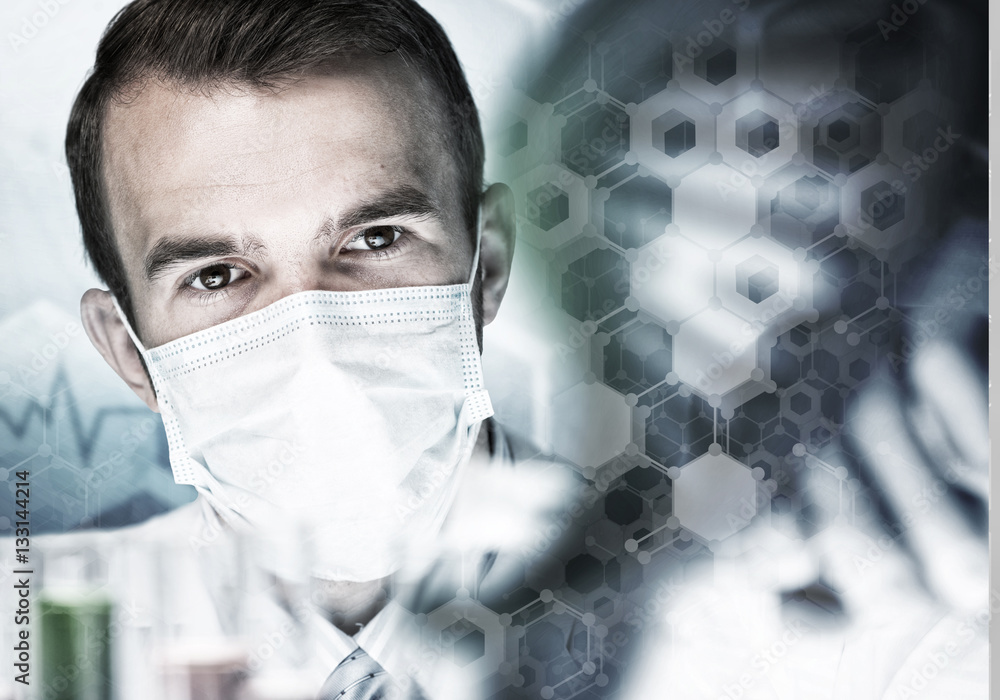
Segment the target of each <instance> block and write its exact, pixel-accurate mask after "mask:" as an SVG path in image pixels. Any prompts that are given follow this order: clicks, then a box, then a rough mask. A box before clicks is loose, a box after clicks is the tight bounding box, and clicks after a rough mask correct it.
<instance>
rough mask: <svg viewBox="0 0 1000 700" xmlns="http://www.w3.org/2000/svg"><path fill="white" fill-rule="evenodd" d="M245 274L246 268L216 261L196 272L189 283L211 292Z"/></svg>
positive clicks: (196, 287) (200, 289) (195, 287)
mask: <svg viewBox="0 0 1000 700" xmlns="http://www.w3.org/2000/svg"><path fill="white" fill-rule="evenodd" d="M246 274H247V271H246V270H244V269H242V268H239V267H236V266H235V265H227V264H226V263H217V264H215V265H209V266H208V267H206V268H203V269H201V270H199V271H198V272H196V273H195V274H194V275H193V276H192V277H191V281H190V282H189V284H190V286H191V287H193V288H194V289H197V290H199V291H203V292H212V291H215V290H217V289H222V288H223V287H225V286H227V285H229V284H231V283H232V282H235V281H236V280H239V279H242V278H243V277H245V276H246Z"/></svg>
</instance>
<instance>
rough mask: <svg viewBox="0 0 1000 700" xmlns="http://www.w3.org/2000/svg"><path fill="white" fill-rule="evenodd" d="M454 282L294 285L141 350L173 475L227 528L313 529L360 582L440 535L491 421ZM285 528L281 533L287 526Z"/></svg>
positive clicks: (338, 575) (315, 554)
mask: <svg viewBox="0 0 1000 700" xmlns="http://www.w3.org/2000/svg"><path fill="white" fill-rule="evenodd" d="M478 249H479V242H478V240H477V244H476V255H475V259H474V261H473V266H472V273H471V275H470V279H469V282H468V283H466V284H458V285H449V286H437V287H403V288H399V289H375V290H371V291H363V292H329V291H309V292H300V293H297V294H293V295H290V296H287V297H285V298H284V299H281V300H280V301H278V302H276V303H274V304H272V305H270V306H268V307H266V308H264V309H261V310H259V311H256V312H253V313H250V314H247V315H246V316H242V317H240V318H237V319H234V320H231V321H227V322H225V323H222V324H220V325H217V326H214V327H212V328H209V329H207V330H204V331H200V332H198V333H194V334H192V335H189V336H185V337H183V338H180V339H178V340H174V341H172V342H169V343H167V344H165V345H161V346H159V347H156V348H152V349H148V350H147V349H145V348H144V347H143V346H142V344H141V343H140V342H139V340H138V338H137V337H136V335H135V333H134V332H133V331H132V329H131V328H129V325H128V322H127V321H125V317H124V314H121V311H120V309H119V314H120V315H121V316H122V320H123V321H124V322H125V325H126V328H129V333H130V335H131V336H132V340H133V342H135V344H136V347H137V348H138V349H139V352H140V353H141V354H142V357H143V359H144V360H145V362H146V367H147V368H148V370H149V374H150V376H151V378H152V381H153V386H154V388H155V389H156V396H157V401H158V403H159V407H160V411H161V414H162V417H163V423H164V426H165V428H166V433H167V443H168V446H169V451H170V464H171V467H172V469H173V473H174V479H175V480H176V481H177V483H179V484H192V485H194V486H195V487H196V488H197V489H198V491H199V492H200V493H201V494H203V495H204V496H205V497H206V498H207V499H208V501H209V502H210V503H211V505H212V506H213V507H214V508H215V510H216V511H217V512H218V513H219V514H220V515H221V516H222V517H223V518H224V519H225V520H227V521H228V522H230V523H231V524H232V525H234V526H244V525H249V526H251V527H252V528H254V529H255V530H258V531H261V532H262V533H263V534H264V535H267V534H268V533H277V532H288V531H290V530H292V529H294V527H299V528H301V529H302V530H304V531H305V532H307V533H311V542H309V548H310V549H311V553H310V556H311V558H312V575H314V576H316V577H319V578H324V579H330V580H340V581H369V580H373V579H378V578H381V577H383V576H386V575H388V574H390V573H392V572H393V571H395V570H396V569H397V568H398V567H399V565H400V562H401V561H402V560H403V559H404V557H405V554H406V550H407V543H408V542H413V541H415V540H421V539H426V538H428V537H433V536H435V535H436V534H437V532H438V530H439V529H440V527H441V525H442V524H443V521H444V518H445V516H446V515H447V513H448V510H449V508H450V506H451V502H452V500H453V497H454V494H455V491H456V488H457V485H458V480H459V476H460V472H461V471H462V469H463V467H464V465H466V464H467V463H468V461H469V459H470V456H471V454H472V451H473V448H474V447H475V444H476V438H477V435H478V432H479V426H480V422H481V421H482V420H483V419H485V418H487V417H489V416H491V415H493V408H492V406H491V404H490V399H489V395H488V394H487V392H486V390H485V389H484V387H483V376H482V365H481V361H480V355H479V348H478V345H477V342H476V328H475V323H474V320H473V311H472V299H471V291H472V282H473V280H474V276H475V271H476V269H477V267H478V265H477V263H478V258H479V250H478ZM290 526H293V527H290Z"/></svg>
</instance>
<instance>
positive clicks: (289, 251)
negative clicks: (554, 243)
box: [104, 58, 473, 347]
mask: <svg viewBox="0 0 1000 700" xmlns="http://www.w3.org/2000/svg"><path fill="white" fill-rule="evenodd" d="M437 115H438V112H437V110H436V109H435V108H434V106H433V102H432V99H431V93H430V91H429V89H427V88H426V87H424V86H423V85H422V84H421V83H420V81H419V79H417V77H416V76H415V75H414V74H413V73H412V72H410V71H408V70H405V69H404V70H401V69H400V68H398V67H397V64H396V63H394V62H391V61H390V60H389V59H358V58H355V59H351V60H350V61H347V60H345V61H342V62H338V63H337V64H336V65H335V66H334V67H333V68H332V69H331V70H330V71H329V72H328V73H325V74H323V75H317V76H311V77H307V78H303V79H301V80H299V81H297V82H295V83H292V84H289V85H286V86H283V87H281V88H280V89H277V90H274V91H265V90H257V89H251V88H247V87H244V86H238V85H227V86H222V87H220V88H213V89H210V90H203V91H199V90H190V89H186V88H182V87H179V86H176V85H172V84H163V83H159V82H155V81H150V82H149V83H148V84H147V85H146V86H145V87H144V88H143V89H142V90H141V92H140V93H139V94H138V96H137V97H136V98H135V99H134V100H132V101H130V102H128V103H127V104H115V105H114V106H112V107H111V108H110V110H109V113H108V118H107V120H106V124H105V132H104V149H105V166H104V167H105V177H106V182H107V185H108V197H109V203H110V211H111V219H112V224H113V227H114V230H115V234H116V239H117V242H118V246H119V250H120V251H121V256H122V258H123V261H124V265H125V271H126V275H127V280H128V284H129V289H130V291H131V294H132V299H133V304H134V310H135V318H136V319H137V326H138V328H137V329H136V330H137V332H138V333H139V335H140V337H141V339H142V341H143V343H144V344H145V345H146V346H147V347H156V346H158V345H162V344H163V343H166V342H168V341H171V340H174V339H176V338H179V337H182V336H185V335H188V334H190V333H193V332H196V331H199V330H202V329H205V328H208V327H210V326H213V325H215V324H217V323H221V322H223V321H226V320H229V319H231V318H234V317H237V316H241V315H243V314H247V313H250V312H252V311H256V310H258V309H260V308H263V307H264V306H267V305H268V304H271V303H273V302H275V301H277V300H278V299H281V298H282V297H284V296H287V295H289V294H293V293H295V292H299V291H303V290H316V289H324V290H340V291H352V290H362V289H376V288H387V287H403V286H414V285H438V284H454V283H461V282H464V281H466V280H467V279H468V277H469V273H470V265H471V258H472V246H473V240H472V237H471V235H470V232H469V231H468V230H467V228H466V226H465V222H464V221H463V217H462V212H461V206H460V197H459V194H460V191H459V187H458V176H457V169H456V167H455V164H454V160H453V158H452V157H451V156H450V151H449V149H448V145H447V143H446V142H445V141H444V139H445V136H444V135H443V129H442V128H441V127H440V126H439V118H438V117H437Z"/></svg>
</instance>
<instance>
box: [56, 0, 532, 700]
mask: <svg viewBox="0 0 1000 700" xmlns="http://www.w3.org/2000/svg"><path fill="white" fill-rule="evenodd" d="M66 151H67V157H68V160H69V164H70V169H71V173H72V177H73V185H74V190H75V194H76V201H77V208H78V212H79V215H80V220H81V222H82V225H83V236H84V242H85V245H86V249H87V252H88V254H89V256H90V258H91V260H92V261H93V263H94V265H95V267H96V268H97V271H98V273H99V274H100V276H101V277H102V279H103V280H104V281H105V282H106V284H107V285H108V287H109V290H107V291H104V290H98V289H92V290H89V291H88V292H87V293H86V294H85V295H84V297H83V300H82V315H83V321H84V325H85V328H86V330H87V333H88V335H89V337H90V338H91V340H92V341H93V343H94V345H95V346H96V348H97V349H98V350H99V351H100V353H101V355H102V356H103V357H104V359H105V360H106V361H107V362H108V364H109V365H110V366H111V367H112V368H113V369H114V370H115V372H117V373H118V375H119V376H120V377H121V378H122V379H123V380H124V381H125V382H126V383H127V384H128V385H129V387H131V389H132V390H133V391H134V392H135V393H136V394H137V395H138V396H139V397H140V398H141V399H142V400H143V401H144V402H145V403H146V404H147V405H148V406H149V407H150V409H151V410H153V411H158V412H161V413H162V414H163V417H164V422H165V425H166V427H167V434H168V441H169V444H170V455H171V465H172V467H173V469H174V474H175V478H176V479H177V480H178V481H179V482H181V483H191V484H194V485H195V486H197V488H198V490H199V492H200V493H201V496H202V497H201V498H200V499H199V502H197V503H196V504H194V507H192V508H186V509H182V512H180V513H174V514H171V515H168V516H166V518H165V519H163V520H160V521H154V522H153V523H152V524H150V525H148V526H145V530H146V531H149V530H150V529H152V528H159V529H160V530H164V529H170V530H172V537H174V538H175V539H178V540H179V539H181V536H180V533H184V536H186V537H187V538H188V539H189V540H190V542H191V543H192V544H193V545H194V547H193V548H194V550H198V549H199V548H200V547H201V546H208V545H210V544H211V543H212V541H213V540H214V539H216V537H217V536H218V535H219V533H230V532H233V531H237V530H242V529H243V528H244V526H245V525H249V526H250V527H249V530H250V531H251V532H252V533H254V536H261V537H263V538H265V539H266V538H270V539H271V540H277V541H279V542H280V543H281V547H282V548H284V549H288V548H291V547H292V546H294V545H295V543H296V542H298V540H297V539H296V538H297V537H298V534H297V533H304V540H305V541H306V542H307V546H308V548H309V552H310V553H309V555H308V556H309V560H308V561H309V569H310V571H311V573H312V576H313V578H314V579H315V580H316V581H318V582H319V584H320V585H319V591H320V595H319V597H314V601H315V602H317V603H318V604H319V605H318V607H319V608H320V609H321V611H322V615H323V616H325V617H326V618H327V619H328V620H330V621H332V623H333V624H334V625H335V626H336V628H338V629H333V628H332V627H329V625H328V629H325V630H323V631H322V632H321V633H320V634H321V635H325V638H326V640H327V641H326V646H325V647H324V648H325V650H326V652H328V656H327V657H324V658H326V662H325V663H326V664H327V665H326V668H325V670H324V671H322V673H320V674H319V675H317V676H315V678H316V679H318V680H319V681H322V682H323V691H322V692H323V696H324V697H339V695H338V693H340V692H343V691H345V689H347V688H353V689H354V690H352V691H351V692H360V691H359V690H358V687H359V686H358V685H357V684H358V683H361V684H362V685H365V684H370V685H371V686H372V687H371V688H370V689H366V690H365V691H364V693H367V694H362V695H360V696H359V697H369V696H371V697H381V695H378V693H380V692H386V691H385V690H384V688H382V685H383V684H392V683H395V682H396V681H399V682H401V683H402V682H404V680H405V679H404V678H402V676H404V675H408V674H409V672H410V671H411V670H412V666H411V667H407V666H406V663H405V662H403V661H400V660H398V659H396V660H392V659H391V657H392V655H393V654H394V649H393V647H395V646H399V644H394V643H390V642H389V641H388V639H389V637H391V634H390V632H387V631H386V630H388V629H391V626H390V625H389V623H387V622H386V621H385V619H386V617H387V614H388V612H387V611H383V609H384V608H385V606H386V601H387V600H388V596H387V592H388V591H389V590H390V589H391V587H392V586H393V583H392V578H393V574H395V573H396V572H397V571H398V570H399V568H400V566H401V565H402V562H403V560H404V559H405V558H406V557H407V556H408V554H409V553H410V552H411V551H412V550H413V548H414V547H415V545H416V544H418V543H419V542H420V540H422V539H423V540H426V539H428V538H434V537H435V536H436V533H438V532H439V531H440V530H441V528H442V526H443V521H444V520H445V519H446V516H447V515H448V513H449V510H450V507H451V504H452V503H453V502H454V500H455V492H456V490H457V489H458V485H459V481H460V479H459V476H460V475H462V474H463V473H464V472H466V471H468V470H470V469H471V470H475V469H478V468H481V467H482V466H483V465H485V464H486V463H488V462H490V461H491V460H492V461H493V462H497V461H498V460H499V461H501V462H502V461H504V459H506V461H508V462H509V461H510V457H509V449H508V447H507V445H508V442H507V440H506V438H504V437H503V434H502V433H501V432H500V431H499V428H498V427H497V426H496V425H495V424H493V423H490V422H486V423H482V421H483V419H484V418H487V417H488V416H489V415H490V414H491V413H492V410H491V408H490V406H489V399H488V397H487V396H486V394H485V391H484V390H483V388H482V385H481V380H482V378H481V369H480V365H479V352H480V346H481V337H482V335H481V332H482V326H483V325H484V324H487V323H489V322H490V321H491V320H492V319H493V318H494V316H495V315H496V313H497V309H498V307H499V305H500V302H501V300H502V299H503V296H504V291H505V289H506V286H507V279H508V275H509V272H510V264H511V259H512V253H513V243H514V225H513V206H512V199H511V195H510V192H509V190H508V189H507V188H506V187H505V186H504V185H502V184H494V185H491V186H489V187H487V188H486V189H485V190H484V189H483V185H482V167H483V145H482V137H481V134H480V127H479V121H478V116H477V113H476V108H475V105H474V103H473V100H472V97H471V95H470V93H469V89H468V86H467V84H466V81H465V78H464V76H463V74H462V70H461V67H460V65H459V63H458V61H457V58H456V57H455V54H454V52H453V50H452V48H451V46H450V44H449V42H448V40H447V38H446V36H445V35H444V33H443V31H442V30H441V28H440V27H439V26H438V24H437V23H436V22H435V21H434V20H433V19H432V18H431V17H430V16H429V15H428V14H427V13H426V12H425V11H424V10H422V9H421V8H420V7H419V6H418V5H416V3H414V2H411V1H409V0H379V1H378V2H365V3H354V2H344V1H342V0H295V1H294V2H283V3H273V2H270V1H268V0H222V1H220V2H212V3H203V2H200V0H137V1H136V2H134V3H132V4H130V5H129V6H127V7H126V8H125V9H124V10H122V11H121V12H120V13H119V15H118V16H117V17H116V18H115V19H114V21H113V22H112V23H111V25H110V26H109V28H108V30H107V32H106V34H105V35H104V37H103V38H102V40H101V43H100V45H99V47H98V50H97V57H96V61H95V67H94V71H93V73H92V74H91V76H90V77H89V78H88V79H87V81H86V83H85V84H84V86H83V87H82V89H81V91H80V93H79V96H78V98H77V101H76V103H75V105H74V107H73V111H72V114H71V117H70V123H69V128H68V132H67V138H66ZM480 425H483V428H482V429H480ZM503 455H507V456H506V457H505V458H504V457H503ZM470 463H471V465H472V466H469V465H470ZM476 465H478V466H476ZM467 476H468V475H466V477H467ZM164 523H170V525H169V526H167V525H164ZM283 527H285V528H287V529H282V528H283ZM289 532H292V533H296V534H295V535H293V536H286V534H287V533H289ZM263 565H264V567H265V568H268V567H270V568H271V570H272V571H273V572H274V573H275V576H276V579H275V580H278V581H281V580H282V576H281V571H280V564H278V563H276V561H275V560H274V559H273V558H272V559H271V560H267V561H264V562H263ZM277 598H279V600H278V601H277V602H278V603H279V606H280V605H285V606H286V607H289V606H290V602H289V601H288V600H283V599H280V598H281V596H277ZM218 602H219V600H218V598H216V599H215V600H214V603H215V604H218ZM373 620H375V621H377V622H378V624H375V623H374V622H373ZM362 626H364V627H365V630H364V631H363V632H362V634H361V635H358V639H357V640H353V639H352V637H351V635H352V634H353V633H355V632H357V630H358V628H359V627H362ZM373 629H374V630H375V631H372V630H373ZM365 634H367V637H365V636H364V635H365ZM376 637H378V639H376ZM365 640H367V642H366V641H365ZM359 643H360V644H362V645H364V644H366V643H367V644H368V647H367V649H366V650H365V652H362V651H361V650H359V648H358V644H359ZM366 652H370V654H371V657H374V659H372V658H369V657H368V655H367V653H366ZM314 661H315V659H310V661H309V663H313V662H314ZM379 662H381V663H379ZM382 664H384V665H385V666H386V667H390V670H391V671H392V672H393V675H394V676H395V678H394V679H391V680H390V679H389V675H387V674H385V673H384V671H385V669H384V668H383V666H382ZM428 665H431V664H428ZM334 668H336V669H337V670H336V671H335V672H334V673H333V674H330V671H333V669H334ZM327 675H329V678H326V679H325V681H324V679H323V678H322V677H321V676H323V677H325V676H327ZM303 677H308V678H310V679H312V678H313V676H308V674H304V676H303ZM359 679H362V680H363V679H367V680H363V682H362V680H359ZM376 685H378V688H375V687H374V686H376ZM317 690H319V687H318V686H316V685H315V681H313V687H311V688H310V687H308V684H307V690H306V694H307V695H308V694H309V693H313V694H314V693H315V692H316V691H317ZM431 690H434V689H433V688H430V689H428V688H420V687H418V685H411V686H410V691H409V692H412V693H413V694H414V696H419V695H420V694H421V693H428V692H429V691H431ZM352 697H354V696H352Z"/></svg>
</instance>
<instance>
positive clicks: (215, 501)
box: [111, 294, 239, 520]
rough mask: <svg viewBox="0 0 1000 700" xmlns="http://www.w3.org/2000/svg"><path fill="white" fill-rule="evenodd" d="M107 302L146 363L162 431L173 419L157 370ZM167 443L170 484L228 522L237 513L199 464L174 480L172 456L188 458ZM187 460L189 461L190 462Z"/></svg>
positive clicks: (182, 450) (124, 320) (123, 318)
mask: <svg viewBox="0 0 1000 700" xmlns="http://www.w3.org/2000/svg"><path fill="white" fill-rule="evenodd" d="M111 301H112V303H114V305H115V311H117V312H118V317H119V318H120V319H121V322H122V325H124V326H125V330H126V331H127V332H128V337H129V338H131V339H132V342H133V343H135V347H136V349H137V350H138V351H139V354H140V355H142V359H143V360H144V361H145V363H146V371H147V372H149V377H150V380H152V382H153V390H154V391H155V392H156V395H157V399H158V400H159V401H160V402H161V403H160V415H161V416H162V417H163V419H164V427H165V428H166V424H167V422H168V421H170V420H173V411H172V409H170V407H169V400H167V399H166V397H165V396H164V395H163V392H162V390H161V388H160V384H161V381H160V373H159V372H158V371H157V369H156V366H155V364H154V363H153V362H151V361H150V359H149V351H148V350H147V349H146V346H144V345H143V344H142V341H141V340H139V336H138V335H137V334H136V332H135V330H134V329H133V328H132V326H131V324H130V323H129V322H128V318H127V317H126V316H125V312H124V311H123V310H122V307H121V304H119V303H118V299H117V298H116V297H115V296H114V295H113V294H112V295H111ZM168 433H169V430H168ZM167 443H168V444H167V447H168V449H169V451H170V465H171V470H172V471H173V473H174V481H175V482H176V483H178V484H189V485H191V486H194V487H195V488H197V489H198V491H199V493H201V494H203V495H204V496H205V497H206V498H207V500H208V501H209V502H210V503H211V504H212V505H213V506H214V507H215V510H216V512H218V513H219V514H220V515H221V516H222V517H223V519H225V520H231V517H232V516H230V515H229V511H235V512H236V513H238V512H239V511H238V509H236V508H235V507H233V506H232V505H230V506H226V505H225V503H226V501H228V500H229V499H227V498H225V497H224V496H222V493H223V492H224V489H223V488H222V485H221V484H219V483H218V482H217V481H216V480H215V478H214V477H213V476H212V474H211V473H210V472H209V471H208V470H207V469H206V468H205V467H204V466H203V465H201V464H198V463H197V462H194V466H193V468H192V471H193V473H194V478H192V479H183V478H178V472H177V470H176V469H175V468H174V460H175V453H176V458H178V459H190V458H189V457H187V453H186V450H185V448H183V447H182V446H178V445H175V444H173V441H172V440H170V439H169V435H168V439H167ZM191 461H192V462H193V460H191Z"/></svg>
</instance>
